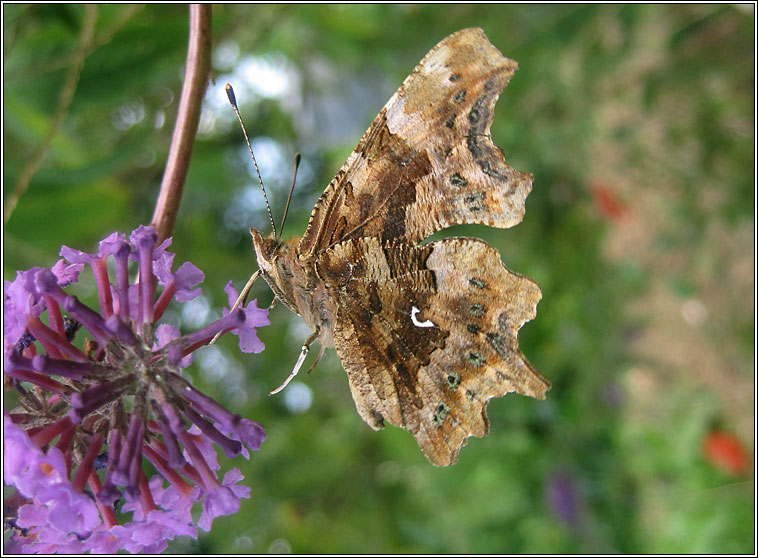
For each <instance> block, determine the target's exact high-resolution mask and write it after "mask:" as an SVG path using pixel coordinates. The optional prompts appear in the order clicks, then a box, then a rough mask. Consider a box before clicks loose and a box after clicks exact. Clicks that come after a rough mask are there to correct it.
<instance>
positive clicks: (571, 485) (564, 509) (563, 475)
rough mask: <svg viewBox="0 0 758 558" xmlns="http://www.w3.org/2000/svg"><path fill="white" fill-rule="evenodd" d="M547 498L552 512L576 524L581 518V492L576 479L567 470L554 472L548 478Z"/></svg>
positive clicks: (573, 524)
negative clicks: (578, 489) (579, 492)
mask: <svg viewBox="0 0 758 558" xmlns="http://www.w3.org/2000/svg"><path fill="white" fill-rule="evenodd" d="M545 498H546V500H547V504H548V507H549V508H550V511H551V512H552V514H553V515H554V516H555V517H557V518H558V519H560V520H561V521H563V522H564V523H568V524H569V525H572V526H575V525H577V523H578V522H579V518H580V511H579V508H580V504H579V494H578V491H577V487H576V482H575V479H574V477H573V476H572V475H570V474H569V473H567V472H565V471H558V472H554V473H553V474H551V475H550V477H549V478H548V482H547V486H546V487H545Z"/></svg>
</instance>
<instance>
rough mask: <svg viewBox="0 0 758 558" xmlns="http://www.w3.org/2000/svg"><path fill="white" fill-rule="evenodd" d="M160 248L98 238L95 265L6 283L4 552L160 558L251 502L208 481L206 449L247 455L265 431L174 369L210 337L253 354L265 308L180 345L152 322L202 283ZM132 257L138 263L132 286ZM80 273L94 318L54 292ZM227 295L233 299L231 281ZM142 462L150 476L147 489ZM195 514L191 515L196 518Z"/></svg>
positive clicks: (210, 454) (150, 235)
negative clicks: (10, 397)
mask: <svg viewBox="0 0 758 558" xmlns="http://www.w3.org/2000/svg"><path fill="white" fill-rule="evenodd" d="M170 243H171V241H170V239H168V240H166V241H164V242H163V243H162V244H160V245H157V235H156V233H155V231H154V230H153V229H152V228H150V227H144V226H141V227H139V228H137V229H136V230H135V231H134V232H133V233H132V234H131V235H130V237H129V240H127V238H126V236H125V235H123V234H119V233H114V234H112V235H110V236H108V237H107V238H106V239H104V240H103V241H101V242H100V244H99V247H98V252H97V253H96V254H88V253H86V252H82V251H79V250H75V249H72V248H69V247H67V246H64V247H63V248H62V249H61V255H62V256H63V258H64V259H62V260H60V261H59V262H58V263H56V264H55V266H53V268H52V269H46V268H33V269H30V270H28V271H22V272H19V273H18V274H17V276H16V280H15V281H12V282H10V281H6V282H5V289H4V291H5V292H4V307H3V316H4V328H3V338H4V343H3V347H4V373H5V382H6V386H11V387H13V388H15V389H16V390H17V391H18V403H19V406H18V407H17V408H16V409H14V410H13V411H11V412H7V411H4V412H3V423H4V433H3V444H4V447H3V458H4V480H5V483H6V484H8V485H11V486H14V487H15V490H16V493H15V494H14V495H13V497H12V498H10V499H8V500H7V501H6V523H7V524H9V525H12V526H13V527H14V531H13V533H12V535H11V537H10V541H9V542H8V547H7V548H8V549H13V551H17V552H23V553H44V554H49V553H53V552H61V553H83V552H87V551H89V552H92V553H115V552H117V551H118V550H126V551H128V552H147V553H156V552H161V551H162V550H164V549H165V548H166V545H167V541H169V540H171V539H173V538H175V537H177V536H183V535H187V536H191V537H197V526H199V527H200V528H202V529H206V530H207V529H210V526H211V523H212V521H213V519H214V518H215V517H218V516H220V515H228V514H232V513H236V512H237V510H238V509H239V505H240V499H241V498H249V495H250V489H249V488H248V487H246V486H242V485H239V484H238V482H239V481H241V480H242V478H243V477H242V475H241V474H240V473H239V471H238V470H237V469H232V471H229V472H228V473H227V474H226V475H225V476H224V479H223V481H220V480H219V478H218V473H217V471H218V470H219V465H218V461H217V459H216V449H215V447H216V446H218V447H221V448H222V449H223V450H224V452H225V454H226V456H227V457H233V456H236V455H239V454H243V455H244V456H245V457H249V453H248V450H257V449H258V448H259V447H260V444H261V442H262V441H263V440H264V439H265V437H266V432H265V430H264V428H263V426H261V425H260V424H258V423H255V422H252V421H250V420H248V419H244V418H242V417H240V416H239V415H237V414H234V413H231V412H229V411H227V410H226V409H225V408H224V407H222V406H221V405H219V404H218V403H217V402H216V401H214V400H213V399H212V398H210V397H208V396H207V395H205V394H203V393H202V392H200V391H198V390H197V389H195V388H194V387H192V385H191V384H190V383H189V382H188V381H187V380H186V379H185V378H183V377H182V376H181V375H180V369H181V368H184V367H186V366H188V365H189V364H190V362H191V361H192V353H193V351H195V350H196V349H197V348H198V347H200V346H202V345H205V344H207V343H209V342H210V341H211V339H213V337H214V336H215V335H216V334H219V333H221V334H223V333H227V332H232V333H234V334H235V335H237V336H239V338H240V349H241V350H243V351H245V352H260V351H262V350H263V343H261V341H260V340H259V339H258V337H257V334H256V329H257V328H259V327H262V326H265V325H268V323H269V321H268V311H267V310H265V309H260V308H258V307H257V304H256V303H255V301H253V303H252V304H250V305H249V306H248V307H247V308H237V309H235V310H233V311H232V310H226V309H225V310H224V313H223V317H222V318H221V319H219V320H217V321H215V322H213V323H211V324H209V325H207V326H205V327H204V328H202V329H200V330H199V331H196V332H194V333H190V334H188V335H184V336H182V335H181V334H180V333H179V331H178V330H176V328H173V327H172V326H170V325H168V324H160V325H158V324H157V323H156V322H157V320H158V319H159V318H160V317H161V316H162V315H163V313H164V311H165V309H166V308H167V306H168V304H169V302H170V301H171V300H176V301H179V302H183V301H188V300H192V299H193V298H195V297H197V296H198V295H200V292H201V290H200V288H199V287H198V284H199V283H201V282H202V280H203V278H204V276H203V273H202V271H200V270H199V269H198V268H197V267H195V266H194V265H192V264H191V263H184V264H182V265H181V266H179V268H178V269H177V270H176V271H172V270H171V268H172V265H173V260H174V254H172V253H170V252H167V251H166V248H167V247H168V246H169V245H170ZM109 260H112V261H113V262H114V265H113V266H112V268H111V270H110V271H109V268H108V261H109ZM130 260H132V261H136V262H137V276H136V281H135V282H134V283H132V282H130V279H129V277H130V272H129V261H130ZM85 266H88V267H89V268H91V270H92V272H93V273H94V277H95V283H96V285H97V291H98V300H99V306H100V308H99V311H97V310H94V309H92V308H90V307H88V306H86V305H85V304H83V303H82V302H81V301H80V300H79V299H78V298H77V297H75V296H73V295H70V294H68V293H66V292H65V291H64V289H63V288H64V287H66V286H68V285H69V284H71V283H74V282H76V281H77V280H78V277H79V274H80V273H81V272H82V270H83V268H84V267H85ZM111 274H113V275H114V276H115V280H114V281H112V279H111ZM156 291H159V293H160V294H157V295H156ZM226 291H227V293H228V294H229V295H230V297H231V296H232V293H234V297H235V298H236V293H235V292H234V287H233V286H232V285H231V284H230V285H228V286H227V288H226ZM45 313H46V316H44V314H45ZM43 318H46V319H44V320H43ZM79 327H81V328H83V329H84V330H86V333H87V338H86V339H85V341H84V343H83V347H84V348H83V350H82V349H80V348H79V347H77V346H76V345H74V344H73V343H72V340H73V337H74V334H75V333H76V330H77V329H78V328H79ZM30 385H31V387H30ZM143 458H144V459H143ZM145 459H146V460H147V461H148V462H150V464H152V466H153V467H154V468H155V469H156V470H157V471H158V472H159V475H156V476H154V477H153V478H152V479H151V480H150V481H148V479H147V476H146V475H145V473H144V471H143V465H144V460H145ZM195 504H199V505H201V506H202V515H201V517H200V519H199V520H197V521H193V519H192V507H193V506H194V505H195ZM129 512H131V513H132V517H131V521H125V520H124V519H123V517H124V514H126V513H129ZM116 513H119V517H118V518H117V515H116ZM119 518H121V519H119Z"/></svg>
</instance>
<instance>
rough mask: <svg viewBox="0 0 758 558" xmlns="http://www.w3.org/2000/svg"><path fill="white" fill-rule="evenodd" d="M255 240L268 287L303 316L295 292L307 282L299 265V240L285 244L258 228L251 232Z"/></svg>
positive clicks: (292, 240) (257, 255)
mask: <svg viewBox="0 0 758 558" xmlns="http://www.w3.org/2000/svg"><path fill="white" fill-rule="evenodd" d="M250 234H251V235H252V237H253V247H254V248H255V257H256V259H257V260H258V267H259V268H260V271H261V275H263V278H264V279H265V280H266V283H268V284H269V286H270V287H271V290H272V291H274V294H275V295H276V296H277V298H278V299H279V300H281V301H282V302H283V303H284V304H285V305H286V306H288V307H289V308H290V309H292V310H293V311H294V312H296V313H298V314H300V315H301V316H302V315H303V312H304V309H303V308H300V307H299V306H298V305H297V303H296V300H298V299H299V298H302V297H297V296H296V295H295V293H294V289H296V288H297V285H299V284H305V283H307V281H306V279H305V277H303V276H302V274H303V269H302V267H301V266H299V265H298V264H297V255H296V254H297V240H298V239H297V238H292V239H290V240H289V241H287V242H282V241H281V240H280V239H278V238H276V236H275V235H274V234H273V233H272V234H271V236H268V237H264V236H263V235H261V233H259V232H258V231H257V230H255V229H250Z"/></svg>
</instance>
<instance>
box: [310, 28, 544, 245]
mask: <svg viewBox="0 0 758 558" xmlns="http://www.w3.org/2000/svg"><path fill="white" fill-rule="evenodd" d="M516 68H517V64H516V62H514V61H513V60H510V59H508V58H505V57H504V56H503V55H502V54H501V53H500V52H499V51H498V50H497V49H496V48H495V47H494V46H493V45H492V44H491V43H490V42H489V40H488V39H487V37H486V36H485V34H484V32H483V31H482V30H481V29H475V28H473V29H464V30H462V31H459V32H457V33H453V34H452V35H450V36H448V37H447V38H445V39H444V40H443V41H441V42H440V43H439V44H438V45H437V46H435V47H434V48H433V49H432V50H431V51H430V52H429V53H428V54H427V55H426V56H425V57H424V58H423V59H422V60H421V62H420V63H419V65H418V66H417V67H416V68H415V69H414V70H413V72H412V73H411V74H410V75H409V76H408V77H407V78H406V80H405V81H404V82H403V85H402V86H401V87H400V89H398V91H397V92H396V93H395V94H394V95H393V96H392V98H391V99H390V100H389V101H388V102H387V104H386V105H385V107H384V108H383V109H382V110H381V112H380V113H379V115H378V116H377V117H376V120H374V122H373V124H372V125H371V127H370V128H369V129H368V131H367V132H366V133H365V134H364V136H363V138H362V139H361V141H360V143H359V144H358V147H357V148H356V149H355V151H354V152H353V153H352V154H351V155H350V157H349V158H348V160H347V162H346V163H345V164H344V165H343V166H342V168H341V169H340V171H339V172H338V173H337V176H335V177H334V179H333V180H332V182H331V183H330V184H329V186H328V187H327V188H326V190H325V191H324V193H323V195H322V196H321V198H320V199H319V200H318V202H317V203H316V206H315V208H314V209H313V213H312V214H311V218H310V222H309V224H308V228H307V230H306V231H305V234H304V236H303V238H302V240H301V242H300V246H299V253H300V254H301V255H302V256H304V257H308V256H311V255H313V254H316V253H318V252H320V251H322V250H324V249H326V248H328V247H330V246H334V245H335V244H337V243H339V242H341V241H343V240H346V239H351V238H364V237H374V238H381V239H384V240H393V239H402V240H405V241H406V242H408V243H410V244H415V243H417V242H419V241H421V240H423V239H424V238H426V237H427V236H428V235H430V234H432V233H434V232H436V231H438V230H441V229H443V228H446V227H449V226H451V225H456V224H463V223H482V224H486V225H490V226H493V227H501V228H506V227H511V226H513V225H515V224H517V223H519V222H520V221H521V219H522V217H523V214H524V201H525V199H526V196H527V195H528V193H529V192H530V191H531V188H532V176H531V175H529V174H525V173H521V172H519V171H517V170H514V169H513V168H511V167H510V166H509V165H508V164H507V163H506V162H505V159H504V157H503V153H502V151H501V150H500V149H499V148H498V147H496V146H495V145H494V144H493V143H492V139H491V137H490V133H489V131H490V124H491V122H492V118H493V110H494V106H495V102H496V101H497V98H498V96H499V95H500V92H501V91H502V90H503V88H504V87H505V86H506V85H507V84H508V81H509V80H510V78H511V76H512V75H513V72H514V71H515V70H516Z"/></svg>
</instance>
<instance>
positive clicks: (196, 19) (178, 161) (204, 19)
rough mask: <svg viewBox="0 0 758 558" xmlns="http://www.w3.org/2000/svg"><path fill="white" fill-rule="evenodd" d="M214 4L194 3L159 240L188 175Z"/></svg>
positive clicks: (161, 198)
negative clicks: (212, 5)
mask: <svg viewBox="0 0 758 558" xmlns="http://www.w3.org/2000/svg"><path fill="white" fill-rule="evenodd" d="M210 60H211V6H210V5H209V4H191V5H190V36H189V46H188V49H187V69H186V71H185V74H184V85H183V86H182V95H181V98H180V100H179V110H178V112H177V115H176V125H175V126H174V135H173V136H172V138H171V148H170V149H169V154H168V160H167V161H166V170H165V172H164V174H163V181H162V182H161V191H160V194H159V195H158V202H157V203H156V206H155V213H154V214H153V221H152V225H153V227H155V230H156V231H157V232H158V242H159V243H160V242H162V241H163V240H164V239H166V238H168V237H169V236H171V234H172V231H173V230H174V223H175V222H176V214H177V212H178V211H179V203H180V202H181V199H182V191H183V189H184V181H185V179H186V178H187V168H188V167H189V161H190V155H191V154H192V145H193V144H194V142H195V134H196V132H197V125H198V122H199V121H200V107H201V106H202V101H203V96H204V95H205V89H206V87H207V85H208V75H209V73H210V67H211V63H210Z"/></svg>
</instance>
